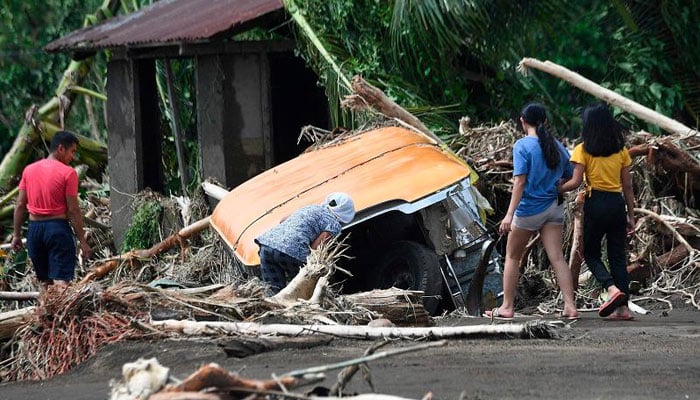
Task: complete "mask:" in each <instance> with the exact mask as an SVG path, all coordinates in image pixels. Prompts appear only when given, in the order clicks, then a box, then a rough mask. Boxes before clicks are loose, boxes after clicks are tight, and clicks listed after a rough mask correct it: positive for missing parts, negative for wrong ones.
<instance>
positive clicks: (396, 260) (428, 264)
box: [371, 241, 444, 315]
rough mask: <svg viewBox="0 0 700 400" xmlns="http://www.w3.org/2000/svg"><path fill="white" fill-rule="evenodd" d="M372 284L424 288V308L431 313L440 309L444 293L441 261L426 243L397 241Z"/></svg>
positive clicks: (414, 288) (379, 266) (376, 273)
mask: <svg viewBox="0 0 700 400" xmlns="http://www.w3.org/2000/svg"><path fill="white" fill-rule="evenodd" d="M372 275H373V276H372V279H371V281H372V282H373V283H374V284H373V285H372V286H373V287H374V288H376V289H388V288H390V287H392V286H394V287H397V288H401V289H411V290H421V291H423V293H424V296H425V297H424V298H423V307H425V310H426V311H427V312H428V313H429V314H430V315H436V314H437V313H438V312H439V311H440V304H441V300H442V293H443V286H444V285H443V282H442V274H441V273H440V260H439V259H438V257H437V255H436V254H435V252H433V251H432V250H431V249H429V248H428V247H426V246H425V245H423V244H420V243H417V242H411V241H400V242H394V243H393V244H392V245H391V247H389V249H388V251H387V252H386V253H385V254H384V255H383V256H382V257H381V259H380V261H379V263H378V264H377V267H376V270H375V271H374V272H373V273H372Z"/></svg>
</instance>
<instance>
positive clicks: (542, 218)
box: [513, 200, 564, 231]
mask: <svg viewBox="0 0 700 400" xmlns="http://www.w3.org/2000/svg"><path fill="white" fill-rule="evenodd" d="M547 224H553V225H564V205H563V204H557V201H556V200H555V201H553V202H552V205H551V206H549V207H548V208H547V209H546V210H544V211H542V212H541V213H539V214H535V215H529V216H527V217H518V216H517V215H516V216H514V217H513V225H514V226H515V227H516V228H520V229H525V230H528V231H539V230H540V229H541V228H542V227H543V226H545V225H547Z"/></svg>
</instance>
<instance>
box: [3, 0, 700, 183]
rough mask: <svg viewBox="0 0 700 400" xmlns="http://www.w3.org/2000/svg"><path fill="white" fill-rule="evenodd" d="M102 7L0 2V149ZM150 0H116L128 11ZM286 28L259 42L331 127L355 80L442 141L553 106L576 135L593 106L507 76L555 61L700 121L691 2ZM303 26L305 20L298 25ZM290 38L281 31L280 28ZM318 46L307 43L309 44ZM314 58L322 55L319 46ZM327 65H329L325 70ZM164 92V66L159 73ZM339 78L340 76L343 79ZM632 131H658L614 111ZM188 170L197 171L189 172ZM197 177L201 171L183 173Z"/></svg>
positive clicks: (91, 107) (378, 5)
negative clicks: (318, 89)
mask: <svg viewBox="0 0 700 400" xmlns="http://www.w3.org/2000/svg"><path fill="white" fill-rule="evenodd" d="M102 2H103V0H80V1H78V0H46V1H41V2H38V1H26V0H2V7H1V8H0V153H2V154H4V153H5V152H6V151H7V150H8V148H9V147H10V146H11V144H12V141H13V140H14V138H15V137H16V135H17V133H18V130H19V129H20V127H21V125H22V124H23V122H24V116H25V112H26V111H27V110H28V109H29V107H30V106H31V105H32V104H42V103H43V102H45V101H46V100H47V99H48V98H50V97H51V96H53V95H54V93H53V91H54V90H55V88H56V85H57V83H58V82H59V80H60V79H61V74H62V73H63V71H64V70H65V68H66V66H67V65H68V63H69V55H68V54H47V53H45V52H44V51H43V50H42V46H43V45H45V44H47V43H48V42H50V41H51V40H54V39H57V38H59V37H61V36H63V35H65V34H67V33H69V32H71V31H73V30H75V29H78V28H80V27H81V26H82V23H83V18H84V17H85V15H87V14H90V13H92V12H94V10H95V9H96V8H97V7H99V6H100V4H101V3H102ZM150 3H151V0H132V1H122V2H121V6H120V9H119V13H129V12H133V11H134V10H136V9H138V8H140V7H142V6H144V5H148V4H150ZM284 4H285V6H286V7H287V9H288V11H289V14H290V16H292V15H297V16H298V17H300V18H294V19H292V18H291V17H290V21H292V22H290V23H289V24H283V25H282V26H279V27H277V28H276V29H275V30H274V31H271V32H264V33H263V34H264V35H271V36H275V37H293V38H294V39H296V40H297V43H298V54H299V55H300V56H301V57H303V58H304V59H305V60H306V61H307V63H308V65H309V66H310V67H311V68H312V69H313V70H315V71H316V72H317V74H318V76H319V81H320V83H321V84H322V85H323V86H324V87H325V89H326V91H327V94H328V96H329V101H330V105H331V110H332V116H333V119H334V122H335V123H336V124H337V125H343V126H349V127H352V125H353V124H354V123H355V121H354V120H353V116H350V115H348V114H347V113H345V112H343V111H341V110H340V108H339V100H340V98H342V96H343V95H345V94H347V93H348V90H349V89H348V87H347V84H346V83H344V82H345V79H347V78H349V77H352V76H353V75H356V74H360V75H362V76H363V77H364V78H365V79H366V80H368V81H369V82H371V83H373V84H374V85H376V86H378V87H379V88H381V89H382V90H384V91H385V92H386V93H387V94H388V95H389V96H390V97H392V98H393V99H394V100H396V101H397V102H398V103H399V104H401V105H402V106H404V107H405V108H407V109H409V110H410V111H412V112H414V113H415V114H416V115H418V116H419V117H420V118H421V119H422V120H423V121H424V122H425V123H426V124H428V125H429V126H430V128H431V129H433V130H434V131H435V132H437V133H438V134H439V135H443V136H446V135H450V134H452V133H454V132H456V127H457V121H458V119H459V118H460V117H462V116H469V117H470V118H471V120H472V123H473V124H480V123H489V122H497V121H500V120H503V119H508V118H512V117H513V116H515V115H517V113H518V111H519V109H520V107H521V106H522V105H523V104H524V103H526V102H527V101H530V100H540V101H543V102H544V103H545V104H546V105H547V106H548V107H549V109H550V111H551V116H550V120H551V123H552V126H553V128H554V129H555V130H556V131H557V132H558V133H559V134H561V135H570V136H574V135H576V133H577V130H578V122H577V115H578V113H579V111H580V109H581V107H582V106H583V105H584V104H586V103H587V102H589V101H592V100H594V99H593V98H591V97H590V96H588V95H587V94H585V93H583V92H581V91H580V90H578V89H575V88H573V87H571V86H569V85H568V84H567V83H566V82H563V81H561V80H558V79H556V78H553V77H551V76H547V75H545V74H542V73H536V72H535V73H533V74H530V75H529V76H524V75H522V74H520V73H519V72H518V71H517V68H516V67H517V65H518V62H519V61H520V60H521V59H522V58H523V57H534V58H538V59H541V60H551V61H553V62H556V63H558V64H561V65H563V66H565V67H567V68H569V69H571V70H574V71H577V72H579V73H580V74H582V75H584V76H586V77H587V78H589V79H591V80H593V81H594V82H598V83H599V84H601V85H603V86H605V87H608V88H610V89H612V90H614V91H616V92H618V93H620V94H622V95H624V96H627V97H629V98H631V99H633V100H635V101H637V102H639V103H641V104H643V105H646V106H648V107H650V108H652V109H655V110H657V111H659V112H661V113H663V114H665V115H667V116H669V117H672V118H675V119H678V120H680V121H682V122H684V123H685V124H686V125H688V126H691V127H695V128H697V126H698V118H699V116H700V76H698V75H699V74H700V73H699V72H698V70H697V68H696V66H697V65H700V46H698V45H699V44H700V33H699V32H698V29H697V27H698V26H700V21H699V19H700V9H699V8H700V6H699V5H698V4H697V3H696V2H687V1H683V0H663V1H645V0H581V1H574V0H570V1H568V0H566V1H564V0H563V1H554V0H545V1H532V0H521V1H510V0H440V1H435V0H432V1H415V0H392V1H380V0H304V1H302V0H285V1H284ZM299 21H305V24H306V25H304V26H302V25H301V24H300V23H299ZM290 27H291V28H292V29H289V28H290ZM311 38H314V40H313V41H312V40H310V39H311ZM321 50H322V51H321ZM96 57H97V59H96V60H95V63H94V66H93V68H92V70H91V72H90V74H89V75H88V76H87V78H86V81H85V82H84V83H83V86H85V87H86V88H88V89H90V90H92V91H95V92H102V93H104V92H105V91H104V88H105V84H106V73H105V70H106V65H105V61H106V59H107V58H108V57H109V53H108V52H100V53H98V54H97V56H96ZM334 64H335V65H336V66H337V67H336V68H333V65H334ZM193 68H194V66H193V63H191V62H186V61H184V62H178V63H175V65H174V74H175V76H176V79H177V82H178V84H177V93H176V95H177V97H176V98H177V101H178V102H179V103H180V104H181V105H182V106H181V109H182V110H184V111H185V112H184V113H183V115H182V116H181V119H182V120H181V121H178V122H179V123H180V126H182V127H183V131H184V132H185V138H186V146H185V148H186V151H187V153H188V157H189V159H190V160H194V159H196V141H195V139H194V138H195V133H194V132H195V130H196V121H195V118H196V116H195V115H194V114H192V113H188V112H187V111H188V110H189V111H191V110H193V109H194V107H193V102H194V96H193V90H194V89H193V84H192V80H193ZM158 71H159V72H158V73H159V86H160V87H161V92H162V93H164V91H165V88H164V84H163V82H164V81H163V76H164V73H165V72H164V68H163V64H162V63H160V64H159V67H158ZM342 77H344V78H345V79H343V78H342ZM162 98H163V100H162V101H163V110H164V111H165V112H164V113H163V114H164V121H163V122H164V124H163V126H164V129H163V135H164V137H165V138H164V139H165V140H164V143H165V146H166V147H168V148H166V151H165V152H164V154H165V158H166V159H165V160H164V165H165V166H166V167H167V168H168V169H169V171H168V174H169V177H170V179H171V182H172V184H171V185H170V186H169V187H170V188H171V189H172V190H173V191H174V192H177V191H179V190H180V189H179V188H180V184H179V182H178V170H177V163H176V161H175V150H174V145H173V139H172V138H173V135H172V131H171V129H170V127H171V126H172V118H173V117H172V115H170V113H169V111H168V110H170V107H169V106H168V104H167V101H168V100H167V98H166V96H162ZM71 115H72V116H71V119H70V120H69V121H68V122H67V124H68V126H69V127H70V128H71V129H74V130H77V131H80V132H84V133H86V134H90V136H92V137H93V138H95V139H98V140H101V141H106V128H105V123H104V121H105V118H104V108H103V104H102V103H101V102H100V101H97V100H96V99H95V98H90V97H88V96H85V99H83V98H80V99H79V101H76V105H74V110H73V112H72V114H71ZM621 117H622V119H623V120H624V121H626V123H627V124H628V125H629V127H630V128H632V129H644V130H648V131H651V132H657V133H660V132H659V129H658V128H656V127H654V126H649V125H647V124H646V123H644V122H642V121H639V120H637V119H635V118H634V117H633V116H631V115H626V114H625V115H621ZM193 165H196V163H193ZM190 173H191V177H192V181H193V182H194V181H196V180H197V179H198V177H197V171H196V168H194V169H193V170H192V171H190Z"/></svg>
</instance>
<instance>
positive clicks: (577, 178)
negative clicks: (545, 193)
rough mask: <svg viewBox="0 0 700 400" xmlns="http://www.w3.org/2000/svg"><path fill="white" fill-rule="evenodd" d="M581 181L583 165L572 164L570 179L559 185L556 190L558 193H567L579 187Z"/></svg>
mask: <svg viewBox="0 0 700 400" xmlns="http://www.w3.org/2000/svg"><path fill="white" fill-rule="evenodd" d="M581 181H583V165H581V164H579V163H574V172H573V174H572V176H571V179H569V180H568V181H566V182H564V183H562V184H561V185H559V187H558V188H557V189H558V190H559V193H564V192H568V191H570V190H574V189H576V188H577V187H579V185H581Z"/></svg>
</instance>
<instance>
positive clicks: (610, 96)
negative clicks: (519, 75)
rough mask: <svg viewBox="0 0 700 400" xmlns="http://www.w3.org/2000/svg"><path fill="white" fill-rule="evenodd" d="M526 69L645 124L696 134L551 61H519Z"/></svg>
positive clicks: (523, 68)
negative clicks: (593, 97)
mask: <svg viewBox="0 0 700 400" xmlns="http://www.w3.org/2000/svg"><path fill="white" fill-rule="evenodd" d="M528 68H534V69H538V70H540V71H544V72H546V73H548V74H550V75H553V76H556V77H557V78H560V79H563V80H565V81H567V82H569V83H570V84H571V85H573V86H575V87H577V88H579V89H581V90H583V91H584V92H587V93H590V94H592V95H593V96H595V97H597V98H599V99H601V100H603V101H605V102H606V103H610V104H612V105H614V106H617V107H620V108H621V109H623V110H625V111H627V112H629V113H631V114H634V115H636V116H637V117H639V118H641V119H643V120H644V121H646V122H649V123H651V124H654V125H657V126H658V127H660V128H661V129H663V130H665V131H668V132H671V133H675V134H678V135H681V136H684V137H686V136H690V135H697V134H698V131H696V130H694V129H691V128H689V127H687V126H685V125H683V124H682V123H680V122H678V121H676V120H674V119H672V118H668V117H667V116H665V115H662V114H659V113H657V112H656V111H654V110H652V109H650V108H648V107H645V106H643V105H641V104H639V103H637V102H635V101H632V100H630V99H628V98H626V97H624V96H622V95H620V94H617V93H615V92H613V91H612V90H610V89H607V88H604V87H602V86H600V85H598V84H597V83H595V82H593V81H591V80H589V79H587V78H584V77H583V76H581V75H579V74H577V73H576V72H573V71H571V70H569V69H567V68H565V67H562V66H561V65H558V64H555V63H553V62H551V61H544V62H542V61H540V60H538V59H535V58H523V59H522V60H521V61H520V64H519V66H518V69H519V70H520V71H522V72H524V73H525V72H526V71H527V69H528Z"/></svg>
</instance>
